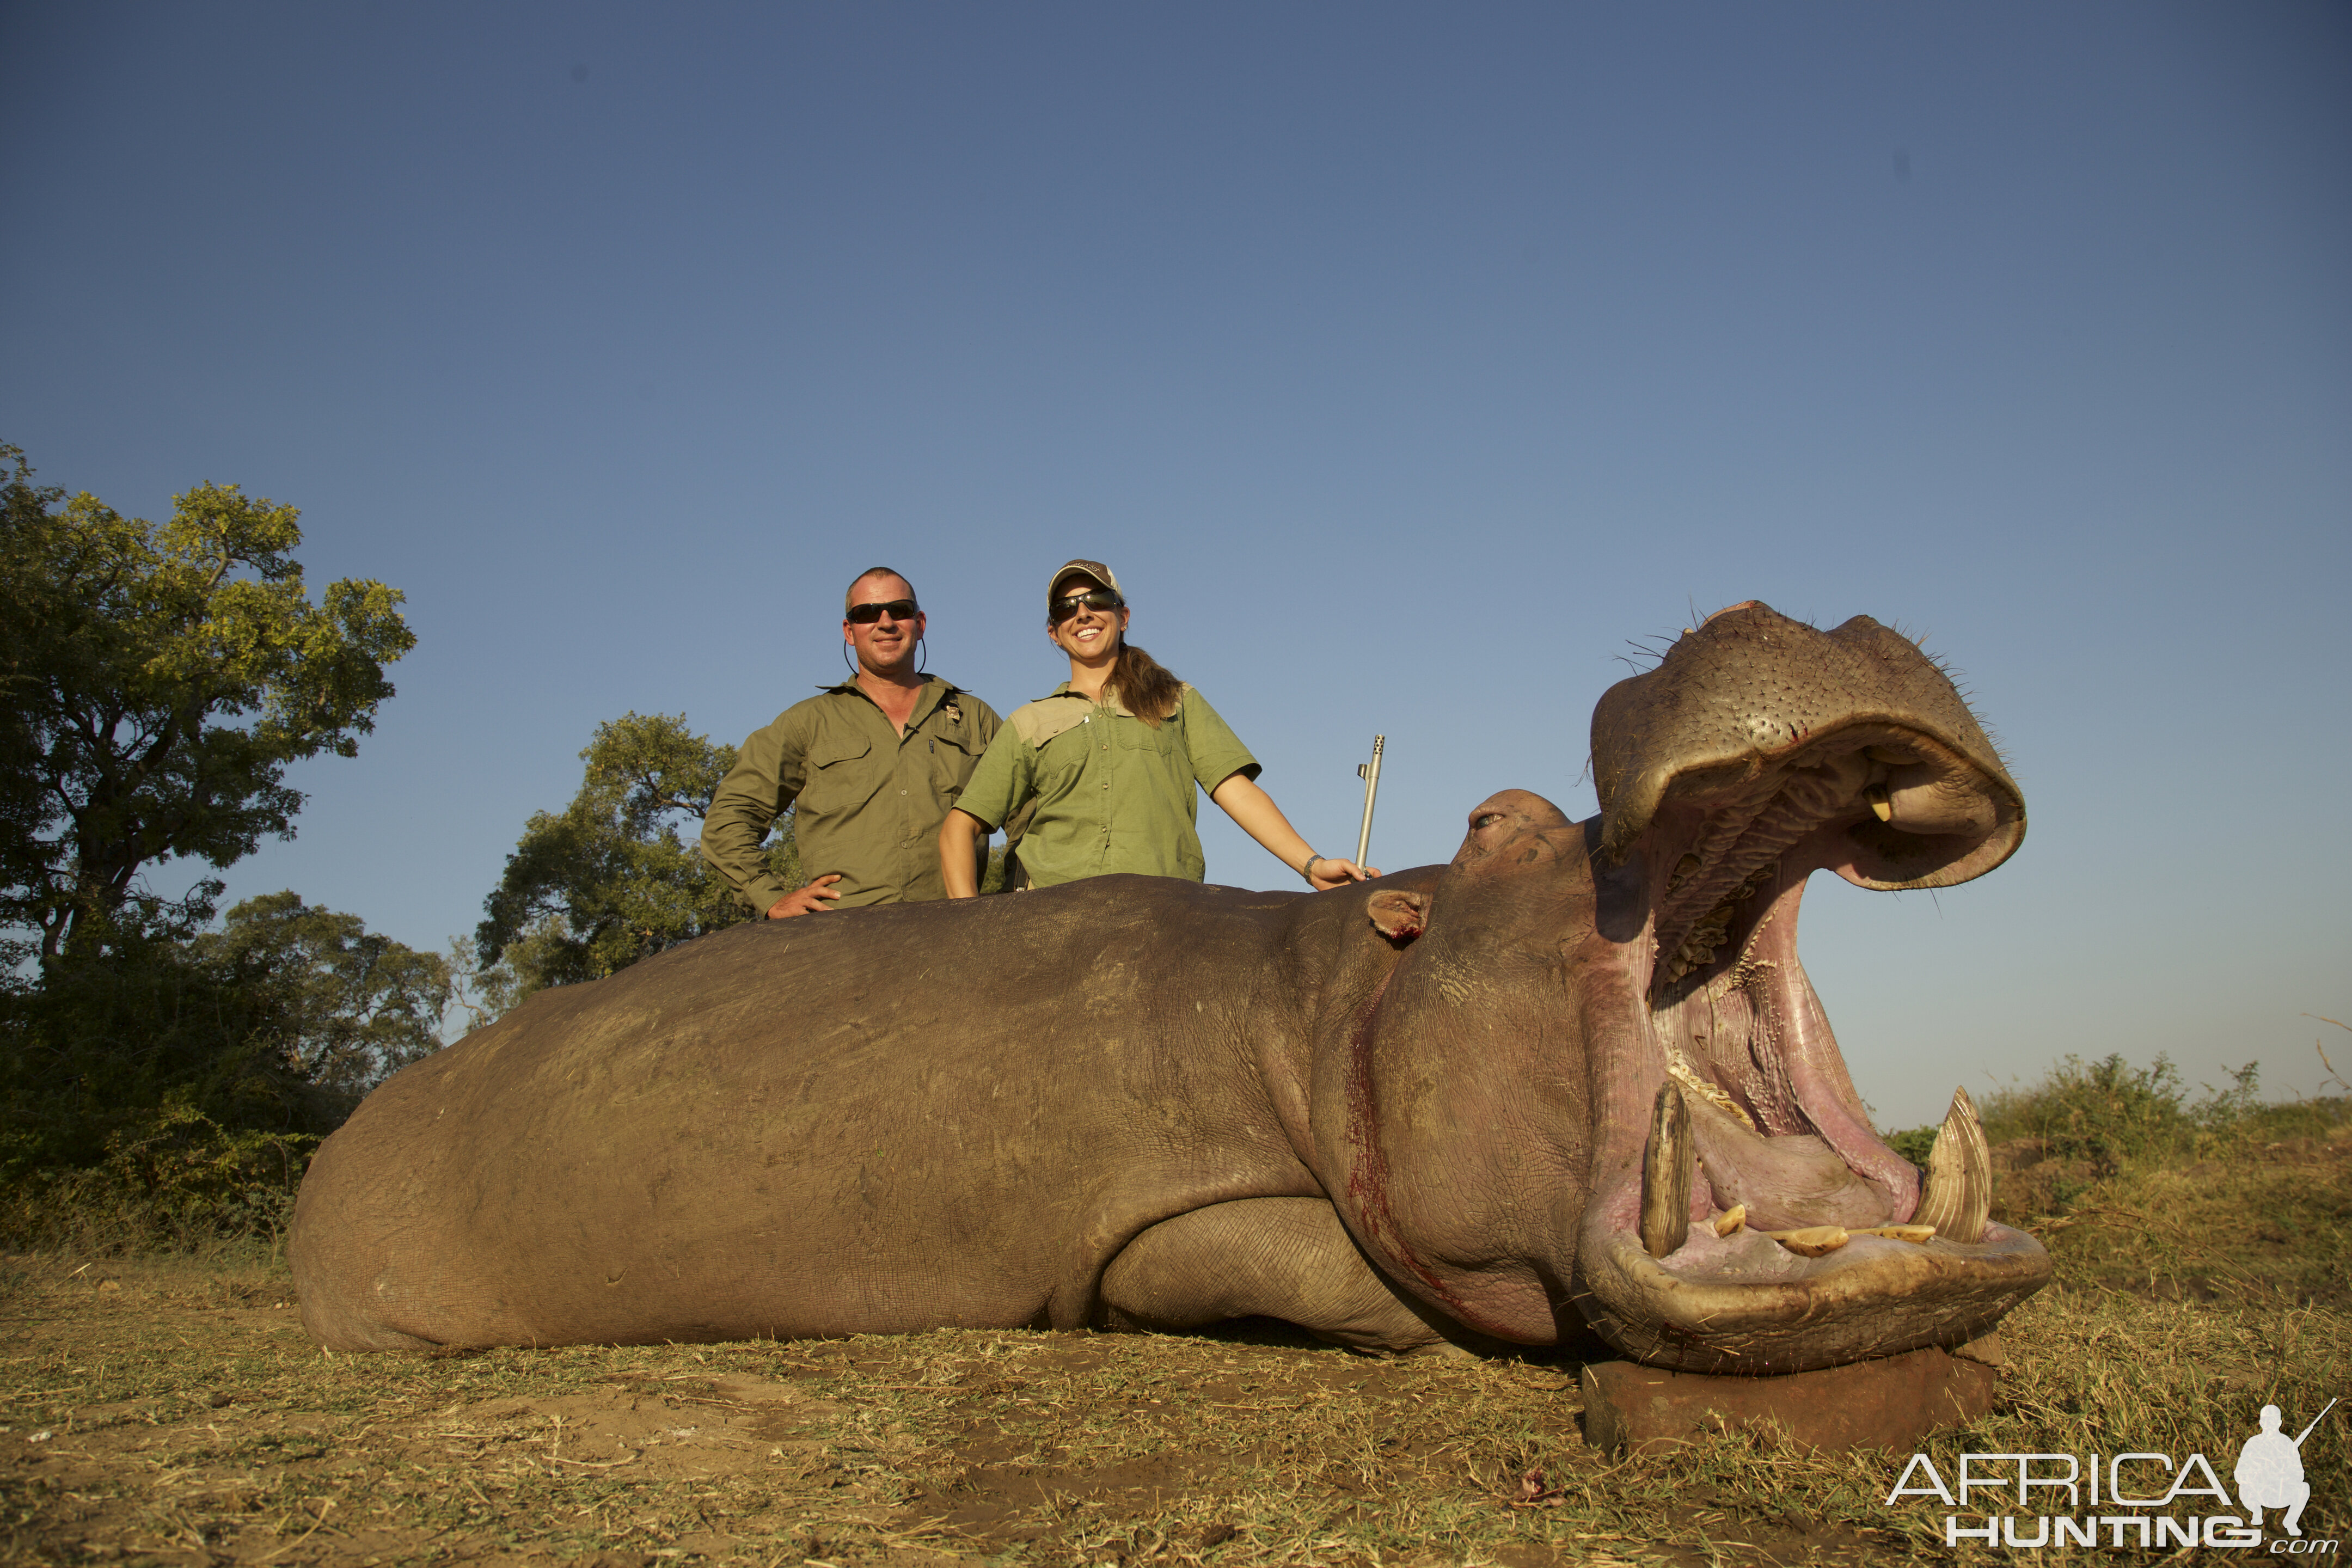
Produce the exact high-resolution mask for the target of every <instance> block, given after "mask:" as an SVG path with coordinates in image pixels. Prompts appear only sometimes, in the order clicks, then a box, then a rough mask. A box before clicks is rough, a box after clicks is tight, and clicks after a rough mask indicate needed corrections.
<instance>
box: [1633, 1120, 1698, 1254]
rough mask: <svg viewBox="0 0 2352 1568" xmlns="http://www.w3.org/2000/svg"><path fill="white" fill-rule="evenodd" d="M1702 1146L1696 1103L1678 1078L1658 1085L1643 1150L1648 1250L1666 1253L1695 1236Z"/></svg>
mask: <svg viewBox="0 0 2352 1568" xmlns="http://www.w3.org/2000/svg"><path fill="white" fill-rule="evenodd" d="M1697 1157H1698V1146H1697V1145H1696V1143H1694V1142H1692V1140H1691V1125H1690V1107H1688V1106H1686V1105H1685V1104H1684V1103H1683V1091H1682V1089H1681V1087H1680V1086H1679V1085H1677V1084H1676V1083H1675V1081H1674V1079H1667V1080H1666V1081H1665V1082H1664V1083H1662V1084H1660V1085H1659V1086H1658V1099H1657V1102H1656V1103H1655V1104H1654V1105H1653V1106H1652V1107H1651V1109H1650V1144H1649V1147H1648V1148H1647V1149H1645V1150H1643V1152H1642V1250H1643V1251H1644V1252H1646V1253H1648V1254H1649V1255H1650V1256H1651V1257H1653V1258H1664V1257H1665V1256H1666V1255H1667V1254H1668V1253H1670V1252H1674V1251H1676V1250H1678V1249H1679V1248H1680V1247H1682V1244H1683V1243H1684V1242H1685V1240H1687V1239H1689V1237H1690V1199H1691V1172H1692V1170H1693V1168H1694V1167H1695V1166H1696V1163H1697Z"/></svg>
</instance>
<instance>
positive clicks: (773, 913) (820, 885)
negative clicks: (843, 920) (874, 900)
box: [768, 871, 841, 921]
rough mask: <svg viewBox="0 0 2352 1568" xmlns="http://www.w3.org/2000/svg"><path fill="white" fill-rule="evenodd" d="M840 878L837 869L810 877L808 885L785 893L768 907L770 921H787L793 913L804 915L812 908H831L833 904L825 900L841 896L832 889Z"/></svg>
mask: <svg viewBox="0 0 2352 1568" xmlns="http://www.w3.org/2000/svg"><path fill="white" fill-rule="evenodd" d="M840 880H841V873H840V872H838V871H827V872H826V873H825V874H824V876H822V877H816V878H812V879H810V881H809V884H808V886H806V887H804V888H802V889H799V890H797V891H795V892H790V893H786V894H785V895H784V896H783V897H782V898H781V899H778V900H776V901H775V903H774V904H773V905H772V907H771V908H770V909H769V910H768V918H769V919H770V920H772V921H788V920H790V919H792V918H793V916H794V915H804V914H807V913H808V912H809V911H810V910H827V909H831V908H832V907H833V906H832V905H831V904H830V903H828V902H827V901H826V900H831V899H837V898H839V897H841V895H840V894H839V893H836V892H835V891H834V890H833V885H834V884H835V882H838V881H840Z"/></svg>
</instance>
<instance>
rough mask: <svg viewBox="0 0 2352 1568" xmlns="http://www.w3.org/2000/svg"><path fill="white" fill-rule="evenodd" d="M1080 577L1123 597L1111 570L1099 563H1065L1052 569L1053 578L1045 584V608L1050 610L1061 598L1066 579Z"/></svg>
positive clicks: (1116, 578)
mask: <svg viewBox="0 0 2352 1568" xmlns="http://www.w3.org/2000/svg"><path fill="white" fill-rule="evenodd" d="M1082 575H1083V576H1087V577H1091V578H1093V579H1094V580H1095V581H1096V582H1097V583H1100V584H1102V585H1103V586H1104V587H1106V588H1108V589H1109V590H1110V591H1111V592H1112V593H1114V594H1121V596H1122V597H1123V596H1124V595H1123V593H1122V590H1121V589H1120V588H1119V585H1118V577H1116V576H1115V575H1113V574H1112V573H1111V569H1110V568H1109V567H1108V566H1106V565H1104V564H1103V563H1101V562H1099V561H1065V562H1063V563H1061V564H1060V565H1059V566H1057V567H1055V569H1054V575H1053V577H1052V578H1051V579H1050V580H1048V581H1047V583H1046V584H1045V607H1046V608H1047V609H1049V610H1050V609H1052V608H1053V607H1054V601H1055V599H1058V598H1060V597H1061V596H1062V584H1063V582H1064V581H1065V580H1066V579H1068V578H1071V577H1077V576H1082Z"/></svg>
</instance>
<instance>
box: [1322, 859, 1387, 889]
mask: <svg viewBox="0 0 2352 1568" xmlns="http://www.w3.org/2000/svg"><path fill="white" fill-rule="evenodd" d="M1380 874H1381V868H1379V867H1378V866H1359V865H1357V864H1356V863H1355V862H1354V861H1353V860H1334V859H1331V858H1328V856H1318V857H1316V858H1315V859H1314V861H1313V862H1312V863H1311V864H1310V865H1309V867H1308V868H1307V881H1309V882H1311V883H1312V884H1314V887H1315V890H1316V891H1317V892H1318V893H1328V892H1329V891H1330V890H1331V889H1334V888H1344V887H1346V886H1347V885H1348V884H1349V883H1350V882H1369V881H1370V880H1371V879H1373V878H1374V877H1377V876H1379V875H1380Z"/></svg>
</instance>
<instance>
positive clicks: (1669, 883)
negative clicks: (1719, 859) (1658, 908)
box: [1666, 855, 1702, 893]
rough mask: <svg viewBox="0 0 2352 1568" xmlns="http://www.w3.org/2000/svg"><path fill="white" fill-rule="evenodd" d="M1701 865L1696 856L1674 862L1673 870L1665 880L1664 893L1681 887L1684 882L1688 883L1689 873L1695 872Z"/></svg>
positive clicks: (1688, 856)
mask: <svg viewBox="0 0 2352 1568" xmlns="http://www.w3.org/2000/svg"><path fill="white" fill-rule="evenodd" d="M1701 864H1702V862H1701V861H1700V859H1699V858H1698V857H1697V856H1696V855H1685V856H1684V857H1683V858H1681V859H1679V860H1677V861H1675V868H1674V870H1673V871H1672V872H1671V873H1670V874H1669V875H1668V876H1667V878H1666V891H1668V892H1669V893H1671V892H1673V891H1674V890H1675V889H1676V888H1679V887H1681V886H1682V885H1683V884H1684V883H1685V882H1687V881H1689V880H1690V878H1691V873H1692V872H1694V871H1696V870H1697V869H1698V868H1699V866H1700V865H1701Z"/></svg>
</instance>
